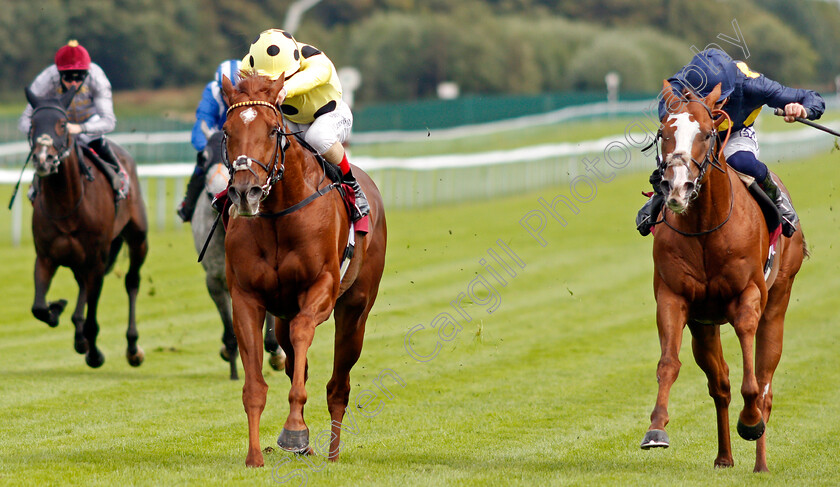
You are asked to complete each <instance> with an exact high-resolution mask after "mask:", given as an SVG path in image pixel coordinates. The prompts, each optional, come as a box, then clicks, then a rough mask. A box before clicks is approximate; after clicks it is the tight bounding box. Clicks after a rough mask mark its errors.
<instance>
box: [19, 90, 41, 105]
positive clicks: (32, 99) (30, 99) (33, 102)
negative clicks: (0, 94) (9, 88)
mask: <svg viewBox="0 0 840 487" xmlns="http://www.w3.org/2000/svg"><path fill="white" fill-rule="evenodd" d="M23 92H24V93H26V101H28V102H29V104H30V105H32V108H35V107H37V106H38V103H40V102H41V99H40V98H38V97H37V96H35V93H32V90H30V89H29V87H28V86H27V87H25V88H24V89H23Z"/></svg>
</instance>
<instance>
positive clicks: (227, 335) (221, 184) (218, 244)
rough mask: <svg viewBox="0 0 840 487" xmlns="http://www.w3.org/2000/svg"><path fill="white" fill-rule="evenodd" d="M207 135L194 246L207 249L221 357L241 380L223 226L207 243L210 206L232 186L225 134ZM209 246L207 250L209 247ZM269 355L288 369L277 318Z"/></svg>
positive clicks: (212, 216) (204, 262)
mask: <svg viewBox="0 0 840 487" xmlns="http://www.w3.org/2000/svg"><path fill="white" fill-rule="evenodd" d="M202 130H203V131H204V135H205V136H206V137H207V145H206V146H205V147H204V154H203V155H204V160H205V161H206V162H205V164H204V166H205V181H204V189H205V194H203V195H201V196H200V197H199V198H198V201H197V202H196V204H195V212H194V213H193V217H192V220H191V225H192V233H193V242H194V243H195V250H196V252H198V253H199V254H200V253H201V251H202V249H204V251H205V252H204V258H203V259H201V266H202V267H204V282H205V284H206V286H207V292H208V293H209V294H210V298H211V299H212V300H213V304H215V305H216V309H217V310H218V311H219V317H220V318H221V319H222V329H223V332H222V343H223V344H224V345H223V346H222V348H221V350H219V355H220V356H221V357H222V359H223V360H225V361H226V362H228V364H229V365H230V379H231V380H238V379H239V373H238V371H237V367H236V359H237V357H238V356H239V348H238V346H237V344H236V336H235V335H234V333H233V316H232V315H231V309H230V292H229V291H228V285H227V279H226V278H225V230H224V228H223V227H221V226H219V228H217V229H216V230H215V231H214V232H213V235H212V237H211V239H210V242H207V236H208V235H209V234H210V230H211V228H212V227H213V223H214V222H215V221H216V217H217V215H218V214H217V213H216V211H215V210H214V209H213V207H212V206H211V205H210V203H211V201H212V198H213V195H215V194H216V193H219V192H220V191H222V190H223V189H225V188H226V187H227V185H228V179H229V177H230V176H229V174H228V169H227V167H226V166H225V164H224V161H223V160H222V149H223V147H222V143H223V139H224V134H223V133H222V132H221V131H218V130H216V131H212V130H210V129H209V128H208V127H207V125H206V124H205V125H202ZM205 243H206V244H207V246H206V247H205V246H204V245H205ZM263 344H264V346H265V351H266V352H268V353H269V354H270V357H269V359H268V363H269V364H270V365H271V368H272V369H274V370H282V369H283V368H284V366H285V361H286V354H285V353H283V349H282V348H280V345H279V344H278V343H277V337H276V336H275V334H274V318H272V317H271V316H267V317H266V320H265V340H264V341H263Z"/></svg>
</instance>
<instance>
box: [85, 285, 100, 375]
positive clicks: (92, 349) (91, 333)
mask: <svg viewBox="0 0 840 487" xmlns="http://www.w3.org/2000/svg"><path fill="white" fill-rule="evenodd" d="M103 281H104V276H103V275H102V274H101V273H99V272H93V273H92V274H91V275H89V277H88V280H87V283H88V285H87V290H88V293H87V317H86V318H85V324H84V326H83V330H82V331H83V333H84V336H85V340H87V343H88V350H87V353H85V363H87V364H88V366H89V367H91V368H94V369H96V368H99V367H101V366H102V364H104V363H105V355H103V354H102V351H100V350H99V349H98V348H97V347H96V337H97V335H99V323H98V322H97V321H96V314H97V311H98V306H99V297H100V296H101V295H102V284H103Z"/></svg>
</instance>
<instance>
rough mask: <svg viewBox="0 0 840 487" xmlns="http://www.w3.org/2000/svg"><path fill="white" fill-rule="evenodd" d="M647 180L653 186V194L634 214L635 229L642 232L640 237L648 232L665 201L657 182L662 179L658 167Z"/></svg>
mask: <svg viewBox="0 0 840 487" xmlns="http://www.w3.org/2000/svg"><path fill="white" fill-rule="evenodd" d="M649 180H650V184H651V185H652V186H653V196H651V197H650V199H648V200H647V202H645V204H644V206H642V209H641V210H639V213H638V215H636V230H638V231H639V233H641V234H642V237H646V236H648V235H649V234H650V231H651V229H653V225H654V223H655V222H656V216H657V215H659V212H660V211H661V210H662V203H664V202H665V196H663V195H662V193H661V191H662V190H661V189H660V184H659V183H660V182H661V181H662V173H661V172H660V170H659V169H658V168H657V169H654V170H653V173H652V174H651V175H650V179H649Z"/></svg>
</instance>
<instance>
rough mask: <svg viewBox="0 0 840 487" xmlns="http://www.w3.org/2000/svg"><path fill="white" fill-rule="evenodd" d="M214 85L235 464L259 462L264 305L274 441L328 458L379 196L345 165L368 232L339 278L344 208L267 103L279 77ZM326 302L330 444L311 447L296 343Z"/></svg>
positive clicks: (309, 335)
mask: <svg viewBox="0 0 840 487" xmlns="http://www.w3.org/2000/svg"><path fill="white" fill-rule="evenodd" d="M222 86H223V89H224V95H225V99H226V101H227V103H228V105H229V106H230V109H229V110H228V117H227V121H226V122H225V125H224V131H225V134H226V137H227V143H226V150H227V154H228V155H229V156H230V158H231V163H232V171H233V173H232V177H231V184H230V186H229V189H228V196H229V198H230V200H231V202H232V206H231V207H230V212H229V223H228V228H227V232H228V233H227V237H226V239H225V252H226V256H227V282H228V285H229V287H230V294H231V298H232V300H233V326H234V330H235V332H236V338H237V341H238V342H239V350H240V355H241V356H242V365H243V368H244V369H245V386H244V388H243V391H242V402H243V404H244V406H245V413H246V414H247V416H248V436H249V442H248V456H247V458H246V460H245V464H246V465H248V466H252V467H261V466H263V455H262V451H261V448H260V441H259V423H260V415H261V414H262V411H263V409H264V408H265V401H266V392H267V390H268V386H267V385H266V383H265V380H264V379H263V375H262V360H263V354H262V350H261V349H260V348H261V345H262V344H261V343H260V342H261V341H262V339H261V335H260V330H261V324H262V321H263V318H264V317H265V313H266V311H268V312H270V313H272V314H273V315H275V316H276V317H277V319H276V326H275V329H276V333H277V339H278V341H279V342H280V345H281V346H282V347H283V350H285V352H286V355H287V360H286V375H288V376H289V378H290V379H291V389H290V391H289V415H288V417H287V418H286V422H285V424H284V426H283V431H282V433H281V434H280V437H279V438H278V440H277V443H278V445H279V446H280V447H281V448H282V449H284V450H286V451H294V452H305V453H321V454H327V453H328V455H329V458H330V459H331V460H337V459H338V455H339V446H340V435H341V421H342V419H343V418H344V412H345V409H346V407H347V402H348V399H349V396H350V369H351V368H352V367H353V365H354V364H355V363H356V361H357V360H358V359H359V355H360V354H361V351H362V342H363V340H364V332H365V322H366V321H367V317H368V314H369V313H370V310H371V308H372V307H373V303H374V300H375V299H376V295H377V292H378V290H379V281H380V279H381V278H382V271H383V268H384V265H385V241H386V228H385V213H384V209H383V205H382V197H381V195H380V194H379V190H378V189H377V188H376V186H375V185H374V183H373V181H372V180H371V179H370V177H368V176H367V175H366V174H365V173H364V172H363V171H362V170H361V169H359V168H353V172H354V174H356V177H357V179H358V180H359V183H360V184H361V185H362V187H363V188H364V191H365V192H366V193H367V196H368V199H369V200H370V206H371V214H370V232H369V233H368V234H367V235H366V236H365V237H364V238H361V239H359V238H357V240H356V250H355V254H354V256H353V259H352V260H351V262H350V267H349V269H350V270H349V271H348V272H347V274H346V275H345V276H344V278H343V279H342V278H341V277H340V274H339V264H340V259H341V256H342V255H343V253H344V251H345V247H346V245H347V242H348V238H349V237H350V235H349V233H350V222H349V220H348V216H347V210H346V209H345V206H344V204H343V202H342V197H341V195H340V194H339V192H338V191H337V190H334V188H335V185H333V184H329V183H330V181H329V179H326V178H325V174H324V173H325V169H324V167H322V166H321V164H320V163H319V162H318V160H317V159H316V158H315V157H314V155H313V154H312V153H311V152H309V151H308V150H307V149H305V148H304V147H302V146H301V144H300V143H298V141H297V140H296V139H295V138H294V137H289V136H287V134H284V122H283V117H282V115H281V113H280V112H279V110H278V109H277V107H276V105H275V101H276V99H277V94H278V92H279V91H280V89H281V88H282V87H283V77H282V76H281V77H280V78H279V79H278V80H277V81H270V80H268V79H267V78H265V77H261V76H256V75H252V76H246V77H245V78H244V79H241V80H240V81H239V83H237V85H236V88H234V87H233V86H232V85H231V83H230V81H229V80H228V79H227V78H225V79H223V83H222ZM325 164H328V163H325ZM333 312H334V314H335V352H334V358H333V360H334V361H333V374H332V378H331V379H330V381H329V383H328V384H327V404H328V408H329V412H330V418H331V420H332V436H331V441H330V447H329V448H330V450H329V452H315V451H314V450H313V449H312V448H310V446H309V429H308V428H307V426H306V423H305V422H304V416H303V406H304V404H305V403H306V399H307V392H306V388H305V382H306V378H307V367H308V365H307V358H306V354H307V351H308V350H309V347H310V345H311V344H312V340H313V337H314V334H315V327H316V326H317V325H319V324H321V323H323V322H324V321H325V320H327V318H329V316H330V314H331V313H333Z"/></svg>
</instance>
